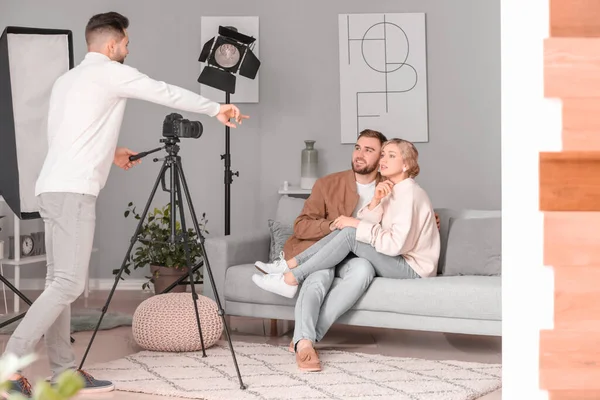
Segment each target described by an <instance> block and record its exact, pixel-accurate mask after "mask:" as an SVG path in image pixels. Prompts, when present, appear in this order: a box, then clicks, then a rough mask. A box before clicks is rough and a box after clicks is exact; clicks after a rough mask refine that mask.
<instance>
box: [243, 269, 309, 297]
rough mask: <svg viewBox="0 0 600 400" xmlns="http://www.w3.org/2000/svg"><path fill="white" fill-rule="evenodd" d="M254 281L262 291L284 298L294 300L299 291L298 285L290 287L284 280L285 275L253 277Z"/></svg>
mask: <svg viewBox="0 0 600 400" xmlns="http://www.w3.org/2000/svg"><path fill="white" fill-rule="evenodd" d="M252 281H254V283H256V286H258V287H259V288H261V289H264V290H266V291H268V292H271V293H275V294H278V295H280V296H283V297H287V298H290V299H291V298H293V297H294V296H295V295H296V292H297V291H298V285H288V284H287V283H285V281H284V280H283V274H268V275H258V274H254V275H252Z"/></svg>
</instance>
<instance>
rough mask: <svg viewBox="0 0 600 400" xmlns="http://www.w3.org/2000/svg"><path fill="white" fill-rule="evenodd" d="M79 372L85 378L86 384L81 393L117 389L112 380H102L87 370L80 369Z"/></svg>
mask: <svg viewBox="0 0 600 400" xmlns="http://www.w3.org/2000/svg"><path fill="white" fill-rule="evenodd" d="M77 373H78V374H79V375H80V376H81V377H82V378H83V381H84V384H85V386H84V387H83V388H82V389H81V390H80V391H79V393H81V394H84V393H104V392H112V391H113V390H115V385H113V383H112V382H110V381H101V380H98V379H96V378H94V377H93V376H92V375H90V374H88V373H87V372H85V371H83V370H80V369H78V370H77Z"/></svg>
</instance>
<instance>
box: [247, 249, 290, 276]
mask: <svg viewBox="0 0 600 400" xmlns="http://www.w3.org/2000/svg"><path fill="white" fill-rule="evenodd" d="M254 266H255V267H256V269H257V270H259V271H260V272H262V273H263V274H283V273H284V272H286V270H287V269H288V265H287V262H285V258H284V254H283V252H281V253H279V258H278V259H277V260H275V261H274V262H272V263H264V262H261V261H257V262H255V263H254Z"/></svg>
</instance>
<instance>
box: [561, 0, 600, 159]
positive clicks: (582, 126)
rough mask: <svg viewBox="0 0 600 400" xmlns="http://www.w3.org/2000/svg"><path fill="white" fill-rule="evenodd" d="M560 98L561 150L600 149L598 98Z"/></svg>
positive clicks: (599, 107) (599, 101)
mask: <svg viewBox="0 0 600 400" xmlns="http://www.w3.org/2000/svg"><path fill="white" fill-rule="evenodd" d="M598 3H599V4H600V1H599V2H598ZM561 100H562V125H563V126H562V127H563V134H562V144H563V146H562V148H563V150H565V151H581V150H586V151H600V98H593V97H588V98H572V97H570V98H565V99H561Z"/></svg>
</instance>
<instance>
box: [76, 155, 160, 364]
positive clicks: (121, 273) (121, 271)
mask: <svg viewBox="0 0 600 400" xmlns="http://www.w3.org/2000/svg"><path fill="white" fill-rule="evenodd" d="M167 168H168V167H167V162H166V161H165V163H163V166H162V168H161V169H160V172H159V174H158V178H157V179H156V183H155V184H154V187H153V188H152V192H151V193H150V197H149V198H148V201H147V202H146V207H145V208H144V212H143V213H142V215H141V216H140V222H139V223H138V225H137V228H136V229H135V233H134V235H133V237H132V238H131V242H130V243H129V248H128V249H127V253H126V254H125V257H124V258H123V263H122V264H121V269H120V270H119V273H118V274H117V276H116V277H115V283H114V285H113V287H112V289H111V291H110V294H109V295H108V298H107V299H106V304H105V305H104V307H103V308H102V314H101V315H100V318H99V319H98V324H97V325H96V329H94V333H93V334H92V338H91V339H90V343H89V344H88V347H87V349H86V350H85V353H84V355H83V358H82V359H81V363H80V364H79V369H82V368H83V364H84V363H85V359H86V358H87V356H88V353H89V351H90V348H91V347H92V343H93V342H94V339H95V338H96V334H97V333H98V329H99V328H100V324H101V323H102V319H103V318H104V315H105V314H106V312H107V311H108V306H109V304H110V301H111V300H112V297H113V295H114V293H115V289H116V288H117V285H118V284H119V280H120V279H121V275H123V271H124V270H125V266H126V265H127V260H129V257H130V255H131V251H132V250H133V246H134V245H135V243H136V241H137V237H138V235H139V234H140V232H141V231H142V226H143V225H144V220H145V219H146V215H148V210H149V209H150V205H151V204H152V200H153V199H154V196H155V195H156V189H157V188H158V185H159V184H160V181H161V177H162V176H163V174H164V173H165V171H166V169H167Z"/></svg>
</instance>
